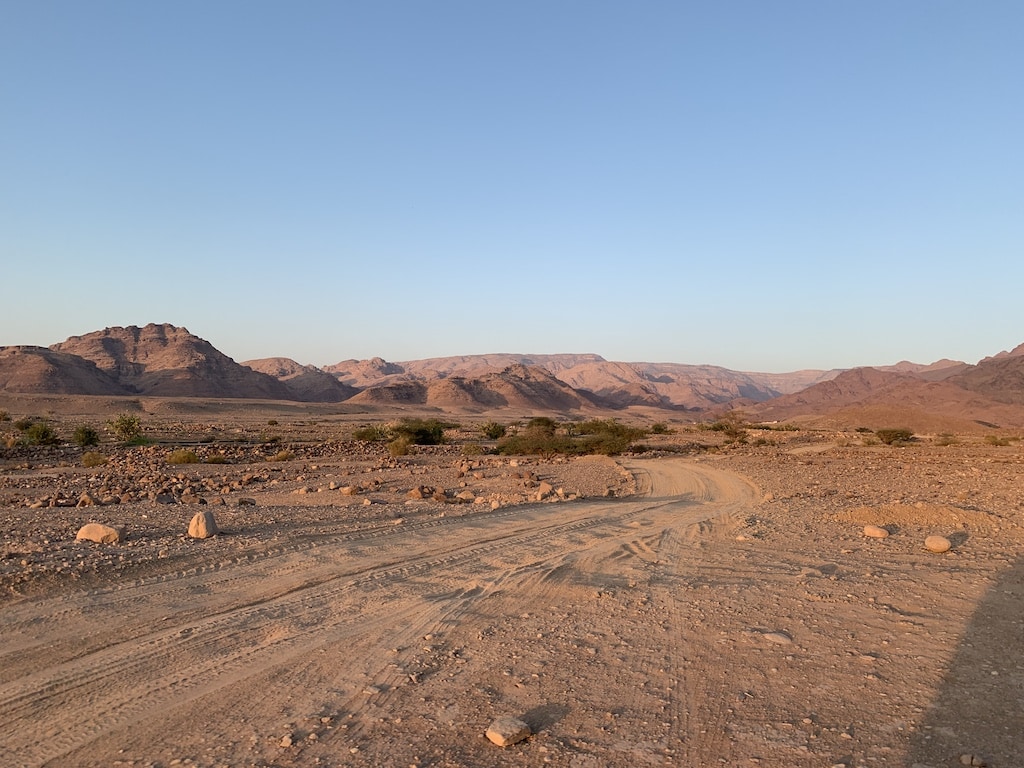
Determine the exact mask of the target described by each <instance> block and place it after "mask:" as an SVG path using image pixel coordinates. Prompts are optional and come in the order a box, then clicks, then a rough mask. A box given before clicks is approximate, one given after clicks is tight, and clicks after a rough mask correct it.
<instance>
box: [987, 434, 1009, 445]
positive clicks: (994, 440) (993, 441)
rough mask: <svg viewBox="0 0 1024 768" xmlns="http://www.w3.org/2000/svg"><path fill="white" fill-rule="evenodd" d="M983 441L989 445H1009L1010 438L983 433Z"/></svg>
mask: <svg viewBox="0 0 1024 768" xmlns="http://www.w3.org/2000/svg"><path fill="white" fill-rule="evenodd" d="M985 442H986V443H988V444H989V445H1009V444H1010V438H1008V437H1000V436H999V435H985Z"/></svg>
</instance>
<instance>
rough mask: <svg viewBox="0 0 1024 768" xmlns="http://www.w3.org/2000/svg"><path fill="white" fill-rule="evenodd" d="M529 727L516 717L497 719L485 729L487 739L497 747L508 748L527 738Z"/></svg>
mask: <svg viewBox="0 0 1024 768" xmlns="http://www.w3.org/2000/svg"><path fill="white" fill-rule="evenodd" d="M531 733H532V731H531V730H530V726H528V725H527V724H526V723H524V722H523V721H522V720H520V719H519V718H517V717H499V718H498V719H497V720H495V721H494V722H493V723H491V724H490V725H489V726H488V727H487V738H488V739H489V740H490V741H492V742H493V743H495V744H497V745H498V746H499V747H509V746H512V745H513V744H518V743H519V742H520V741H522V740H523V739H525V738H528V737H529V736H530V734H531Z"/></svg>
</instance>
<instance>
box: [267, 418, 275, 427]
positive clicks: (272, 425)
mask: <svg viewBox="0 0 1024 768" xmlns="http://www.w3.org/2000/svg"><path fill="white" fill-rule="evenodd" d="M277 424H278V421H277V419H267V426H268V427H276V426H277Z"/></svg>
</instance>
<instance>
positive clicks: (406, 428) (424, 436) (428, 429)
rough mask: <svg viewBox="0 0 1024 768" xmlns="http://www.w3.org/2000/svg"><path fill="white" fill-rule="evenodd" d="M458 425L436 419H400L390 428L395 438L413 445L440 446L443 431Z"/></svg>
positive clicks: (442, 439) (442, 440) (443, 440)
mask: <svg viewBox="0 0 1024 768" xmlns="http://www.w3.org/2000/svg"><path fill="white" fill-rule="evenodd" d="M458 426H459V425H458V424H456V423H454V422H450V421H439V420H437V419H410V418H405V419H402V420H401V421H400V422H398V423H397V424H395V425H393V426H392V427H391V431H392V432H393V433H394V434H395V435H396V436H397V437H405V438H408V439H409V442H410V443H412V444H414V445H441V444H443V443H444V442H445V437H444V431H445V430H446V429H455V428H456V427H458Z"/></svg>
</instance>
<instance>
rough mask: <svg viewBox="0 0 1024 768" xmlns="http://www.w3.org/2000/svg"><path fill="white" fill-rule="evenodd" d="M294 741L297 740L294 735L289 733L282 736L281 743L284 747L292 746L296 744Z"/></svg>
mask: <svg viewBox="0 0 1024 768" xmlns="http://www.w3.org/2000/svg"><path fill="white" fill-rule="evenodd" d="M294 743H295V742H294V740H293V739H292V735H291V734H290V733H289V734H287V735H286V736H282V737H281V742H280V744H281V746H282V747H290V746H291V745H292V744H294Z"/></svg>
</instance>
